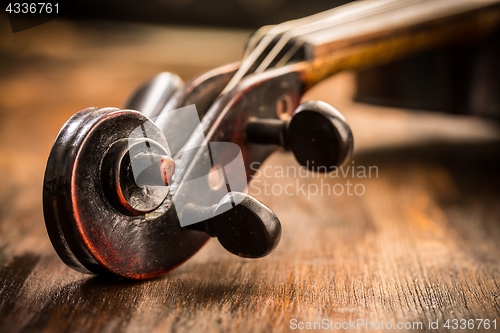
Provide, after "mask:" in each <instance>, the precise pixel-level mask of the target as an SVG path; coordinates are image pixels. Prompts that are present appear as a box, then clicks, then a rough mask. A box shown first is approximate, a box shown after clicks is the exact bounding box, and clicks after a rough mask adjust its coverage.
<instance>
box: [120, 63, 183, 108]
mask: <svg viewBox="0 0 500 333" xmlns="http://www.w3.org/2000/svg"><path fill="white" fill-rule="evenodd" d="M183 84H184V82H183V81H182V79H181V78H180V77H179V76H178V75H177V74H173V73H169V72H163V73H160V74H158V75H156V76H155V77H154V78H152V79H151V80H149V81H147V82H146V83H144V84H143V85H142V86H141V87H140V88H139V89H137V90H136V91H135V92H134V93H133V94H132V96H130V98H129V100H128V101H127V103H126V104H125V109H130V110H136V111H140V112H141V113H143V114H144V115H145V116H147V117H148V118H154V117H156V116H158V115H159V114H160V112H161V110H162V109H163V107H164V106H165V104H167V102H168V100H169V98H170V97H172V95H173V94H174V93H175V92H176V91H177V90H179V88H181V87H182V85H183Z"/></svg>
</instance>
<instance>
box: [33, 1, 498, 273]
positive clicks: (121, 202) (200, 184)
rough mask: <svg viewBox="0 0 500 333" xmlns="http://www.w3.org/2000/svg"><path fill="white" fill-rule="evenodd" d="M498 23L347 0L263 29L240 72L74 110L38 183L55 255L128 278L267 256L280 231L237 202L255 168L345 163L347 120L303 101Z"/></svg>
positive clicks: (255, 204)
mask: <svg viewBox="0 0 500 333" xmlns="http://www.w3.org/2000/svg"><path fill="white" fill-rule="evenodd" d="M499 25H500V0H480V1H470V0H432V1H430V0H363V1H355V2H353V3H350V4H347V5H344V6H341V7H337V8H334V9H331V10H328V11H326V12H322V13H318V14H315V15H312V16H310V17H306V18H301V19H297V20H293V21H289V22H284V23H281V24H278V25H274V26H265V27H263V28H261V29H259V30H257V31H256V32H255V33H254V34H253V35H252V36H251V37H250V38H249V39H248V42H247V45H246V48H245V52H244V56H243V59H242V60H241V62H238V63H234V64H229V65H226V66H223V67H220V68H216V69H214V70H211V71H209V72H208V73H205V74H203V75H201V76H199V77H197V78H195V79H193V80H192V81H190V82H188V83H183V81H182V80H181V79H180V78H179V77H178V76H177V75H175V74H173V73H161V74H159V75H157V76H156V77H154V78H152V79H151V80H150V81H148V82H146V83H145V84H143V85H142V86H141V87H140V88H139V89H138V90H137V91H136V92H135V93H134V94H133V95H132V96H131V97H130V99H129V100H128V101H127V103H126V105H125V107H124V109H118V108H98V107H91V108H87V109H84V110H81V111H79V112H77V113H76V114H75V115H73V116H72V117H71V118H70V119H69V120H68V121H67V122H66V124H65V125H64V126H63V128H62V129H61V130H60V132H59V134H58V136H57V138H56V139H55V142H54V144H53V147H52V150H51V152H50V156H49V158H48V162H47V168H46V172H45V178H44V185H43V210H44V218H45V222H46V227H47V230H48V234H49V237H50V240H51V242H52V244H53V246H54V249H55V250H56V252H57V253H58V255H59V256H60V258H61V259H62V261H63V262H64V263H65V264H67V265H68V266H69V267H71V268H73V269H75V270H77V271H80V272H84V273H93V274H99V275H111V276H119V277H124V278H130V279H149V278H154V277H158V276H161V275H163V274H165V273H167V272H168V271H170V270H172V269H174V268H176V267H177V266H179V265H180V264H182V263H183V262H185V261H186V260H187V259H189V257H191V256H192V255H193V254H195V253H196V252H197V251H198V250H199V249H200V248H201V247H202V246H203V245H204V244H205V243H206V242H207V240H208V239H210V238H211V237H216V238H217V239H218V240H219V242H220V243H221V245H222V246H223V247H224V248H225V249H227V250H228V251H229V252H231V253H233V254H236V255H238V256H241V257H245V258H260V257H264V256H266V255H268V254H269V253H271V252H272V251H273V249H275V248H276V246H277V245H278V243H279V240H280V236H281V225H280V222H279V219H278V217H277V216H276V214H274V212H273V211H272V210H271V209H269V208H268V207H267V206H265V205H264V204H263V203H261V202H259V201H257V200H256V199H254V198H252V197H251V196H249V195H248V194H246V193H245V192H246V189H247V184H248V182H249V181H250V180H251V178H252V176H253V174H254V173H255V172H256V171H257V170H258V166H259V165H260V164H261V163H262V162H263V161H264V160H265V159H266V158H267V157H268V156H269V155H270V154H272V153H273V152H274V151H275V150H276V149H279V148H280V147H281V149H285V150H289V151H291V152H293V154H294V155H295V157H296V159H297V161H298V163H299V164H300V165H301V166H304V167H306V168H307V169H309V170H310V172H329V171H332V170H334V169H335V168H336V167H338V166H340V165H342V164H343V163H345V162H346V161H348V160H349V158H350V156H351V154H352V152H353V146H354V140H353V134H352V132H351V129H350V127H349V125H348V123H347V121H346V119H345V118H344V117H343V116H342V114H341V113H340V112H339V111H338V110H336V109H335V108H334V107H333V106H331V105H329V104H327V103H325V102H322V101H307V102H304V103H301V97H302V96H303V95H304V93H305V92H306V91H307V90H309V89H311V88H312V87H313V86H314V85H315V84H317V83H318V82H321V81H322V80H324V79H326V78H327V77H329V76H331V75H334V74H336V73H339V72H341V71H344V70H359V69H363V68H370V67H374V66H379V65H382V64H386V63H390V62H393V61H395V60H398V59H402V58H404V57H408V56H410V55H412V54H416V53H418V52H422V51H426V50H433V49H436V48H438V47H442V46H445V45H455V44H457V43H466V42H469V41H475V40H477V39H481V38H486V37H487V36H490V35H491V34H493V33H494V32H495V31H496V30H497V28H498V27H499ZM409 79H411V78H409Z"/></svg>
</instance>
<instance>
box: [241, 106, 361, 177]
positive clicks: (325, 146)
mask: <svg viewBox="0 0 500 333" xmlns="http://www.w3.org/2000/svg"><path fill="white" fill-rule="evenodd" d="M246 136H247V139H248V141H250V142H252V143H256V144H272V145H279V146H282V147H283V148H284V149H286V150H291V151H292V152H293V154H294V155H295V158H296V159H297V161H298V162H299V163H300V165H302V166H304V167H306V168H308V169H309V170H311V171H317V172H329V171H332V170H333V169H334V168H335V167H337V166H340V165H342V164H343V163H345V162H346V161H347V160H348V159H349V158H350V156H351V155H352V151H353V148H354V140H353V136H352V132H351V128H350V127H349V124H348V123H347V121H346V119H345V118H344V116H343V115H342V114H341V113H340V112H339V111H337V109H335V108H334V107H332V106H331V105H329V104H328V103H325V102H322V101H314V100H311V101H307V102H304V103H302V104H301V105H299V107H298V108H297V109H296V110H295V111H294V112H293V114H292V116H291V117H290V118H288V119H287V120H279V119H259V118H252V119H250V120H249V121H248V123H247V125H246Z"/></svg>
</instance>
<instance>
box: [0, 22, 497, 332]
mask: <svg viewBox="0 0 500 333" xmlns="http://www.w3.org/2000/svg"><path fill="white" fill-rule="evenodd" d="M4 18H5V17H2V20H1V21H0V22H1V25H0V29H1V34H0V58H1V62H0V179H1V181H0V332H32V331H33V332H38V331H45V332H59V331H60V332H152V331H155V332H169V331H176V332H185V331H189V332H220V331H224V332H262V331H276V332H281V331H288V330H290V320H291V319H294V318H295V319H297V320H299V321H319V320H322V319H328V320H333V321H334V322H337V321H338V322H345V321H348V320H349V319H351V320H357V319H363V320H367V321H370V322H380V321H382V320H383V321H384V322H385V323H386V322H388V321H389V322H392V323H393V324H394V325H395V324H396V323H397V322H407V321H409V322H414V321H418V322H422V323H423V327H424V328H427V327H428V323H429V321H436V320H439V322H440V330H444V329H443V326H442V325H443V321H445V320H447V319H454V318H457V319H470V318H472V319H475V318H481V319H489V320H494V319H497V327H500V322H498V321H499V320H500V287H499V283H500V265H499V264H500V242H499V239H500V205H499V204H498V203H499V202H500V174H499V170H500V154H499V152H500V149H499V145H498V142H499V141H498V135H497V134H496V133H497V132H496V131H497V129H496V128H495V127H494V126H493V124H492V123H489V122H486V123H485V122H481V121H478V120H471V119H463V118H451V119H450V118H449V117H447V116H441V115H433V114H428V113H424V112H420V113H411V112H407V111H405V110H391V109H385V108H378V107H370V106H364V105H359V104H352V103H351V102H350V101H349V96H350V95H351V93H352V86H353V83H352V77H351V76H349V75H340V76H339V77H337V78H334V79H333V80H329V81H328V82H326V83H325V84H322V85H321V86H319V87H317V89H315V90H314V91H312V92H311V93H310V94H309V95H308V98H321V99H324V100H326V101H327V102H330V103H331V104H333V105H334V106H336V107H338V108H339V109H340V110H341V111H342V112H345V114H346V116H347V118H348V120H349V121H350V122H351V123H352V126H353V131H354V134H355V140H356V145H357V153H356V155H355V156H354V164H350V165H351V166H352V165H355V166H365V167H368V166H377V167H378V177H375V175H374V171H373V169H372V178H358V177H354V178H353V177H352V175H350V176H348V177H347V178H343V177H340V178H329V177H318V176H315V177H312V176H313V175H312V174H308V177H297V178H294V177H293V175H289V176H288V177H287V176H286V175H285V177H281V175H280V174H279V172H280V170H281V169H280V168H279V166H285V167H288V166H290V167H296V166H297V164H296V162H295V161H294V160H293V157H292V156H291V155H289V154H285V153H276V154H275V155H273V156H272V157H271V158H270V160H268V161H267V162H266V164H265V166H267V167H269V168H268V169H267V170H268V174H271V175H272V177H271V178H269V179H268V178H266V177H265V176H264V174H261V175H260V176H259V177H258V178H257V179H256V181H255V183H254V185H253V187H252V188H250V194H254V195H255V196H256V197H257V198H258V199H259V200H261V201H262V202H264V203H266V204H267V205H268V206H269V207H271V208H272V209H273V210H274V211H275V212H276V214H277V215H278V216H279V217H280V219H281V221H282V225H283V237H282V241H281V244H280V245H279V247H278V248H277V250H276V251H275V252H274V253H272V254H271V255H270V256H268V257H266V258H264V259H260V260H245V259H241V258H238V257H235V256H233V255H230V254H229V253H227V252H226V251H224V250H223V249H222V248H221V246H220V245H219V244H218V243H217V241H215V240H212V241H210V242H209V244H208V245H206V246H205V247H204V248H203V249H202V250H201V251H200V252H199V253H198V254H196V255H195V256H194V257H193V258H192V259H191V260H189V261H188V262H187V263H185V264H184V265H182V266H181V267H179V268H178V269H176V270H175V271H173V272H171V273H169V274H167V275H166V276H164V277H162V278H159V279H155V280H151V281H146V282H134V281H113V280H104V279H101V278H98V277H94V276H87V275H83V274H79V273H77V272H75V271H72V270H71V269H69V268H67V267H66V266H65V265H64V264H63V263H62V262H61V261H60V260H59V258H58V257H57V255H56V254H55V252H54V250H53V249H52V247H51V245H50V243H49V240H48V237H47V234H46V231H45V226H44V222H43V216H42V208H41V192H42V178H43V173H44V169H45V162H46V158H47V156H48V153H49V149H50V146H51V143H52V141H53V140H54V138H55V136H56V134H57V132H58V130H59V128H60V127H61V126H62V125H63V123H64V122H65V121H66V120H67V119H68V118H69V117H70V116H71V115H72V114H73V113H74V112H76V111H78V110H79V109H82V108H85V107H88V106H100V107H104V106H121V105H123V101H124V100H125V98H126V96H127V93H129V92H130V91H132V89H133V88H134V87H136V86H137V85H138V84H139V83H140V82H141V81H143V80H145V79H146V78H148V77H150V76H152V75H154V74H156V73H157V72H160V71H174V72H177V73H179V74H181V76H183V77H184V78H186V79H187V78H189V77H191V76H193V75H195V74H196V73H200V72H202V71H204V70H207V69H210V68H213V67H215V66H217V65H220V64H224V63H228V62H230V61H233V60H237V59H238V57H239V56H240V55H241V52H242V47H243V44H244V40H245V37H246V35H247V32H241V31H239V32H227V31H207V30H190V29H173V28H172V29H162V28H154V27H135V26H118V27H116V26H102V25H96V24H85V23H80V24H78V25H75V24H69V23H63V22H58V21H52V22H50V23H48V24H45V25H43V26H40V27H38V28H34V29H31V30H27V31H24V32H20V33H17V34H12V33H11V32H10V31H9V28H8V26H7V24H6V20H4ZM285 170H286V169H285ZM289 170H290V169H289ZM276 173H278V174H276ZM347 180H349V181H350V182H351V183H354V184H363V185H364V187H365V193H364V195H362V196H358V195H352V196H349V195H347V194H346V193H344V194H343V195H339V196H337V195H334V194H330V195H327V194H325V193H324V195H318V194H317V195H312V194H313V193H310V194H311V195H310V197H308V195H307V192H306V193H303V192H302V191H300V190H299V189H300V186H302V185H304V186H305V187H304V188H303V189H305V190H307V189H308V187H309V186H311V191H312V192H314V185H313V184H316V185H318V186H322V184H328V185H329V186H331V187H333V186H335V184H341V185H344V186H345V183H346V181H347ZM264 181H267V182H268V183H269V184H280V185H282V186H285V185H287V184H292V185H290V186H288V187H287V189H288V193H295V192H298V194H297V195H292V196H288V195H286V194H281V195H276V196H273V195H265V193H264V190H265V189H266V185H265V184H264ZM257 189H259V190H260V191H261V193H260V194H258V193H257V192H258V190H257ZM336 189H337V193H338V192H339V191H340V187H337V188H336ZM267 190H268V191H271V190H274V191H275V193H277V192H278V191H279V188H278V187H277V186H275V187H274V188H273V187H270V186H268V187H267ZM352 190H353V188H352V187H351V191H352ZM358 190H360V188H359V187H358ZM325 191H326V188H325ZM360 330H365V328H364V327H360ZM490 331H494V330H493V328H490Z"/></svg>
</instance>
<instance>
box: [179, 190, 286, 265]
mask: <svg viewBox="0 0 500 333" xmlns="http://www.w3.org/2000/svg"><path fill="white" fill-rule="evenodd" d="M182 214H183V215H184V214H189V215H191V216H192V218H193V219H196V220H199V217H200V216H210V218H208V219H205V220H204V221H202V222H198V223H196V224H192V225H189V226H188V227H187V228H189V229H192V230H198V231H204V232H206V233H207V234H209V235H210V236H212V237H217V239H219V242H220V243H221V244H222V246H223V247H224V248H225V249H226V250H228V251H229V252H231V253H233V254H236V255H238V256H240V257H244V258H261V257H264V256H266V255H268V254H269V253H271V252H272V251H273V250H274V248H276V246H277V245H278V243H279V241H280V238H281V223H280V221H279V219H278V217H277V216H276V214H274V212H273V211H272V210H271V209H269V208H268V207H267V206H265V205H264V204H262V203H261V202H259V201H257V200H256V199H254V198H252V197H251V196H249V195H247V194H244V193H241V192H230V193H228V194H226V195H225V196H224V197H223V198H222V199H221V201H220V202H219V203H218V204H217V205H214V206H212V207H196V206H194V205H192V206H188V207H186V208H185V209H184V211H183V212H182ZM186 218H189V217H186V215H184V216H183V219H186Z"/></svg>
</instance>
